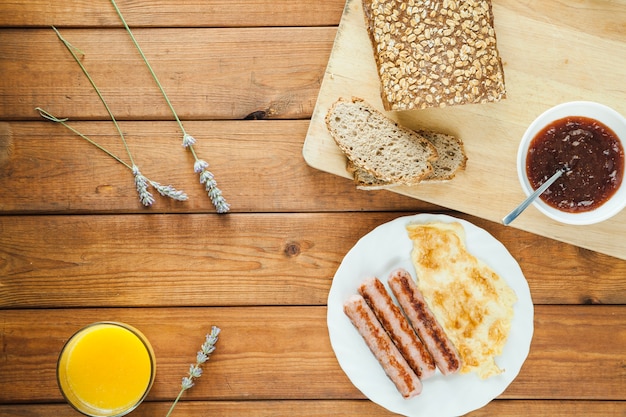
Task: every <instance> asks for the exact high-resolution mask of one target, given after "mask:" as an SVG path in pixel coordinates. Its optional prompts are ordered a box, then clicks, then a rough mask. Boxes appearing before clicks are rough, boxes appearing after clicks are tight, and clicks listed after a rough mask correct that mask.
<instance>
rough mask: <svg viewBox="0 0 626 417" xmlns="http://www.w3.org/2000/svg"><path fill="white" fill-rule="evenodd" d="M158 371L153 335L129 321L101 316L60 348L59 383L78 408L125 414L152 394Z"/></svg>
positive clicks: (95, 412)
mask: <svg viewBox="0 0 626 417" xmlns="http://www.w3.org/2000/svg"><path fill="white" fill-rule="evenodd" d="M155 372H156V361H155V357H154V351H153V350H152V347H151V346H150V343H149V342H148V339H146V337H145V336H144V335H143V334H142V333H141V332H140V331H139V330H137V329H135V328H134V327H132V326H129V325H127V324H124V323H117V322H97V323H93V324H90V325H88V326H86V327H84V328H82V329H80V330H79V331H78V332H76V333H75V334H74V335H73V336H72V337H71V338H70V339H69V340H68V341H67V343H65V346H64V347H63V349H62V350H61V354H60V355H59V361H58V364H57V380H58V383H59V388H60V389H61V392H62V393H63V396H64V397H65V399H66V400H67V402H68V403H69V404H70V405H71V406H72V407H74V408H75V409H76V410H77V411H79V412H81V413H83V414H85V415H87V416H93V417H104V416H107V417H110V416H123V415H125V414H128V413H130V412H131V411H133V410H134V409H135V408H136V407H137V406H138V405H139V404H140V403H141V402H142V401H143V400H144V398H146V395H148V392H149V391H150V388H151V387H152V383H153V382H154V376H155Z"/></svg>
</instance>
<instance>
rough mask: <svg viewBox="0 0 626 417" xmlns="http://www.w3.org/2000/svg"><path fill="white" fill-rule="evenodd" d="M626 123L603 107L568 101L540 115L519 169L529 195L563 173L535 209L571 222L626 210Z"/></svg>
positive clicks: (594, 220)
mask: <svg viewBox="0 0 626 417" xmlns="http://www.w3.org/2000/svg"><path fill="white" fill-rule="evenodd" d="M625 141H626V119H625V118H624V117H623V116H621V115H620V114H619V113H617V112H616V111H614V110H612V109H611V108H609V107H606V106H604V105H602V104H598V103H594V102H586V101H576V102H569V103H563V104H560V105H558V106H555V107H553V108H551V109H549V110H547V111H546V112H544V113H543V114H541V115H540V116H539V117H538V118H537V119H535V121H534V122H533V123H532V124H531V125H530V126H529V127H528V129H527V130H526V133H525V134H524V136H523V137H522V141H521V143H520V147H519V150H518V155H517V171H518V176H519V180H520V183H521V185H522V188H523V190H524V192H525V193H526V194H527V195H529V194H531V193H532V192H533V191H534V190H535V189H537V188H538V187H539V186H540V185H541V184H543V182H545V181H546V180H547V179H548V178H550V177H551V176H552V174H554V173H555V172H556V171H558V170H559V169H562V168H565V172H564V174H563V175H561V177H560V178H559V179H558V180H557V181H556V182H555V183H554V184H552V185H551V186H550V187H549V188H548V189H547V190H546V191H545V192H544V193H543V194H542V195H541V196H540V198H538V199H536V200H535V202H534V203H533V205H534V206H535V207H536V208H537V209H538V210H539V211H541V212H542V213H544V214H545V215H547V216H548V217H550V218H552V219H554V220H557V221H559V222H562V223H566V224H578V225H583V224H592V223H598V222H601V221H604V220H606V219H608V218H610V217H612V216H614V215H615V214H617V213H619V212H620V211H621V210H622V209H623V208H624V206H626V185H623V182H624V169H625V161H624V148H625V147H626V146H625V143H624V142H625Z"/></svg>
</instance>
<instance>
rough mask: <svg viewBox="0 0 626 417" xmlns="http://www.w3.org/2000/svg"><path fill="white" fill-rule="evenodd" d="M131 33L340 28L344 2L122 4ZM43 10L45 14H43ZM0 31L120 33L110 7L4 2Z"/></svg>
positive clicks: (73, 1) (127, 0)
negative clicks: (44, 28) (51, 29)
mask: <svg viewBox="0 0 626 417" xmlns="http://www.w3.org/2000/svg"><path fill="white" fill-rule="evenodd" d="M116 3H117V5H118V7H119V8H120V10H121V11H122V13H123V14H124V17H125V19H126V21H127V22H128V24H129V26H131V27H133V28H134V27H243V26H332V25H335V26H336V25H337V23H338V22H339V18H340V16H341V11H342V10H343V6H344V3H345V2H344V1H343V0H317V1H314V2H300V1H291V0H273V1H271V2H268V1H266V0H206V1H203V0H192V1H189V0H186V1H184V2H172V1H169V0H154V1H150V2H145V1H134V0H117V1H116ZM42 10H45V12H43V13H42ZM0 11H1V13H0V26H9V27H10V26H18V27H29V26H50V25H55V26H57V27H61V26H72V27H76V26H82V27H121V23H120V20H119V18H118V16H117V14H116V13H115V9H114V8H113V6H112V5H111V3H110V2H108V1H101V2H93V1H89V0H66V1H63V2H59V3H55V4H54V7H50V2H48V1H47V0H32V1H28V2H20V1H12V0H0Z"/></svg>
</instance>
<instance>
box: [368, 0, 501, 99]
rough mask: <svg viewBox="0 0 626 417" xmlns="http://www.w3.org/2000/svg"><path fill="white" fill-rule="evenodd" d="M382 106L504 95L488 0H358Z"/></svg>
mask: <svg viewBox="0 0 626 417" xmlns="http://www.w3.org/2000/svg"><path fill="white" fill-rule="evenodd" d="M362 1H363V9H364V11H365V22H366V27H367V31H368V34H369V37H370V40H371V43H372V47H373V52H374V58H375V61H376V66H377V69H378V75H379V78H380V82H381V96H382V100H383V104H384V108H385V110H410V109H424V108H429V107H446V106H453V105H460V104H470V103H486V102H496V101H500V100H501V99H503V98H505V96H506V90H505V84H504V71H503V68H502V61H501V58H500V55H499V52H498V49H497V45H496V34H495V30H494V25H493V11H492V7H491V1H490V0H362Z"/></svg>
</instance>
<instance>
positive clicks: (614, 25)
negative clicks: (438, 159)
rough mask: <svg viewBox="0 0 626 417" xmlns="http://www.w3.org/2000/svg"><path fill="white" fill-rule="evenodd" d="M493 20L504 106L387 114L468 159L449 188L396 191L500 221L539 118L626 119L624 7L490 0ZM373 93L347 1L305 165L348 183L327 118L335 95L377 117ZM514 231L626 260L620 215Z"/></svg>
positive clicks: (357, 18) (524, 219) (370, 70)
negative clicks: (450, 139) (591, 104)
mask: <svg viewBox="0 0 626 417" xmlns="http://www.w3.org/2000/svg"><path fill="white" fill-rule="evenodd" d="M493 12H494V18H495V30H496V35H497V39H498V49H499V51H500V55H501V57H502V60H503V64H504V71H505V81H506V87H507V98H506V99H505V100H504V101H501V102H499V103H490V104H472V105H465V106H456V107H449V108H444V109H427V110H415V111H409V112H388V113H387V114H388V115H389V116H390V117H391V118H393V119H394V120H396V121H398V122H399V123H400V124H402V125H404V126H407V127H410V128H418V127H423V128H427V129H432V130H437V131H441V132H444V133H449V134H452V135H456V136H458V137H460V138H461V139H462V140H463V142H464V144H465V148H466V152H467V155H468V165H467V169H466V170H465V172H462V173H460V174H459V175H457V177H456V178H455V179H454V180H452V181H450V182H447V183H439V184H420V185H418V186H414V187H400V188H394V189H392V190H393V191H394V192H397V193H400V194H404V195H407V196H411V197H415V198H417V199H420V200H423V201H427V202H430V203H434V204H437V205H440V206H443V207H447V208H450V209H454V210H458V211H461V212H464V213H467V214H471V215H474V216H478V217H481V218H484V219H488V220H492V221H494V222H500V221H501V219H502V217H504V216H505V215H506V214H507V213H508V212H509V211H510V210H511V209H513V208H514V207H515V206H516V205H517V204H519V203H520V202H521V201H522V200H523V199H524V197H525V195H524V193H523V191H522V190H521V187H520V185H519V181H518V178H517V170H516V154H517V148H518V145H519V141H520V139H521V137H522V135H523V133H524V131H525V130H526V127H527V126H528V125H529V124H530V123H531V122H532V121H533V119H534V118H535V117H536V116H538V115H539V114H540V113H542V112H543V111H544V110H546V109H548V108H549V107H552V106H554V105H556V104H559V103H562V102H565V101H574V100H589V101H597V102H600V103H603V104H605V105H608V106H610V107H613V108H614V109H615V110H617V111H618V112H620V113H622V114H626V77H624V71H625V70H624V69H625V68H626V0H618V1H608V0H607V1H601V0H596V1H591V0H589V1H576V2H561V1H556V0H550V1H546V0H534V1H521V0H517V1H515V0H493ZM379 91H380V90H379V79H378V76H377V73H376V67H375V63H374V57H373V53H372V49H371V44H370V41H369V38H368V36H367V32H366V29H365V20H364V15H363V9H362V5H361V0H348V1H347V3H346V6H345V9H344V13H343V16H342V19H341V22H340V25H339V28H338V31H337V36H336V39H335V44H334V46H333V50H332V53H331V56H330V60H329V63H328V67H327V69H326V72H325V75H324V79H323V82H322V86H321V90H320V94H319V98H318V101H317V104H316V107H315V110H314V112H313V115H312V119H311V124H310V127H309V130H308V133H307V137H306V140H305V143H304V148H303V155H304V158H305V160H306V162H307V163H308V164H309V165H310V166H312V167H314V168H317V169H319V170H322V171H326V172H329V173H332V174H336V175H339V176H342V177H345V178H351V177H350V175H349V174H348V173H347V172H346V170H345V163H346V160H345V158H344V156H343V155H342V153H341V152H340V150H339V148H338V147H337V146H336V145H335V143H334V141H333V140H332V138H331V137H330V135H329V134H328V132H327V130H326V126H325V123H324V117H325V115H326V112H327V110H328V108H329V107H330V105H331V104H332V103H333V102H335V101H336V100H337V99H338V98H339V97H352V96H357V97H361V98H363V99H365V100H367V101H368V102H370V103H371V104H372V105H374V106H375V107H377V108H378V109H380V110H381V111H382V109H383V106H382V101H381V98H380V94H379ZM369 192H380V191H369ZM511 227H517V228H520V229H523V230H526V231H529V232H533V233H536V234H539V235H542V236H546V237H550V238H553V239H557V240H560V241H563V242H567V243H571V244H574V245H578V246H580V247H584V248H587V249H591V250H594V251H598V252H601V253H605V254H608V255H612V256H615V257H618V258H622V259H626V243H624V242H623V240H622V237H623V236H626V211H623V212H621V213H620V214H618V215H617V216H615V217H613V218H612V219H610V220H608V221H605V222H603V223H601V224H597V225H590V226H570V225H563V224H559V223H557V222H555V221H553V220H550V219H548V218H546V217H545V216H544V215H542V214H541V213H540V212H539V211H538V210H537V209H535V208H534V207H532V206H531V207H529V208H528V209H526V211H525V212H524V213H522V215H521V216H520V217H518V219H517V220H515V221H514V222H513V223H512V225H511Z"/></svg>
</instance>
